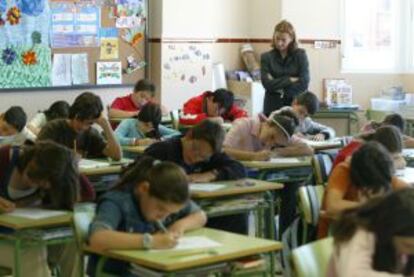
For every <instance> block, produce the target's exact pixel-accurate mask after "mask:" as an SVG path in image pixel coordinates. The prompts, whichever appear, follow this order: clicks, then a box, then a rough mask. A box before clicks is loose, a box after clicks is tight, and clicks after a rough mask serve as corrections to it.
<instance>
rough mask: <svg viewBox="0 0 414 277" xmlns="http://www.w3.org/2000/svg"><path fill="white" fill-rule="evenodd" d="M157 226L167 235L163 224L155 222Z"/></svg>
mask: <svg viewBox="0 0 414 277" xmlns="http://www.w3.org/2000/svg"><path fill="white" fill-rule="evenodd" d="M157 225H158V228H160V230H161V231H162V232H163V233H168V230H167V228H165V226H164V224H162V222H161V221H157Z"/></svg>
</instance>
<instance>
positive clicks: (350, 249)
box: [327, 188, 414, 277]
mask: <svg viewBox="0 0 414 277" xmlns="http://www.w3.org/2000/svg"><path fill="white" fill-rule="evenodd" d="M333 236H334V242H335V251H334V253H333V258H332V260H331V267H330V270H329V273H328V275H327V276H332V277H333V276H337V277H341V276H343V277H346V276H383V277H386V276H389V277H391V276H401V277H402V276H414V190H413V189H412V188H407V189H404V190H400V191H398V192H393V193H391V194H389V195H387V196H385V197H380V198H376V199H373V200H370V201H369V202H367V203H366V204H364V205H363V206H361V207H358V208H354V209H350V210H347V211H345V212H344V213H343V214H342V215H341V217H340V219H339V220H338V223H337V224H336V226H335V228H334V229H333Z"/></svg>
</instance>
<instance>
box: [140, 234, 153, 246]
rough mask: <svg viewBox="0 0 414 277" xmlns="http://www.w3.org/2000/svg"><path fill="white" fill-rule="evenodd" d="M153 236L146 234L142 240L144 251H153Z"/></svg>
mask: <svg viewBox="0 0 414 277" xmlns="http://www.w3.org/2000/svg"><path fill="white" fill-rule="evenodd" d="M152 240H153V239H152V236H151V234H150V233H145V234H144V236H143V238H142V247H143V248H144V249H151V248H152Z"/></svg>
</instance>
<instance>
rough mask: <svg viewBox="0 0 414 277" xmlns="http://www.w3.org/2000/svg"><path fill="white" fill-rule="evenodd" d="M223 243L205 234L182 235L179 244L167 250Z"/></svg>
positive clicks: (198, 247)
mask: <svg viewBox="0 0 414 277" xmlns="http://www.w3.org/2000/svg"><path fill="white" fill-rule="evenodd" d="M220 246H221V243H219V242H217V241H214V240H212V239H209V238H207V237H203V236H194V237H182V238H180V239H179V240H178V244H177V245H176V246H175V247H174V248H171V249H166V250H167V251H171V250H173V251H175V250H193V249H202V248H214V247H220ZM166 250H151V251H166Z"/></svg>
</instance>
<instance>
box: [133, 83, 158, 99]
mask: <svg viewBox="0 0 414 277" xmlns="http://www.w3.org/2000/svg"><path fill="white" fill-rule="evenodd" d="M138 91H147V92H149V93H150V94H151V96H152V97H154V96H155V85H154V84H153V83H152V82H150V81H148V80H146V79H142V80H139V81H138V82H137V83H136V84H135V86H134V92H138Z"/></svg>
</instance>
